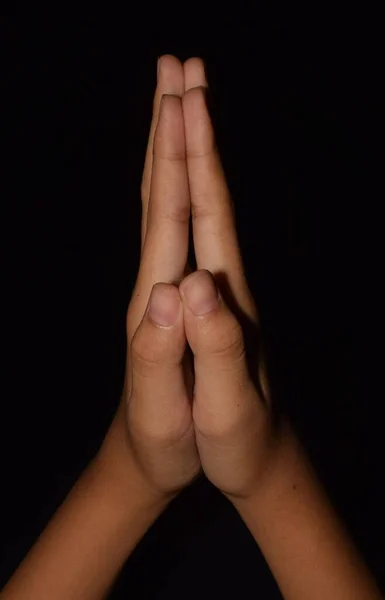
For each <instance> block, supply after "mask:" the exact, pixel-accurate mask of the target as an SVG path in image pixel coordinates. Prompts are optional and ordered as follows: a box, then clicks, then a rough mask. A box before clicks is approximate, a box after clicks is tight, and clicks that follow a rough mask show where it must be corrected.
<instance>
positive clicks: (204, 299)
mask: <svg viewBox="0 0 385 600" xmlns="http://www.w3.org/2000/svg"><path fill="white" fill-rule="evenodd" d="M179 291H180V294H181V297H182V301H183V303H184V304H185V305H186V306H187V307H188V308H189V309H190V310H191V312H192V313H193V314H194V315H195V316H197V317H202V316H204V315H207V314H208V313H210V312H212V311H213V310H215V308H216V307H217V306H218V302H219V290H218V288H217V285H216V283H215V280H214V277H213V276H212V274H211V273H210V271H207V270H205V269H202V270H200V271H196V272H194V273H191V275H188V277H186V278H185V279H184V280H183V281H182V283H181V284H180V286H179Z"/></svg>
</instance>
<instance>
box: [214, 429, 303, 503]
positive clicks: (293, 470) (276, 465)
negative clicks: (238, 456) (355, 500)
mask: <svg viewBox="0 0 385 600" xmlns="http://www.w3.org/2000/svg"><path fill="white" fill-rule="evenodd" d="M261 454H263V465H262V467H261V469H260V470H259V473H258V476H257V477H256V478H255V481H253V483H252V484H251V485H250V487H249V490H248V492H247V493H246V494H244V495H242V496H234V495H233V496H232V495H231V494H226V496H227V498H228V499H229V500H230V502H231V503H232V504H233V505H234V506H235V508H236V509H237V510H238V511H240V510H247V508H248V507H249V506H253V510H255V508H256V507H258V506H261V507H264V506H265V505H266V503H268V504H270V503H271V502H272V501H275V500H278V498H279V499H280V498H281V497H282V494H285V493H286V492H287V491H288V490H289V489H293V486H294V487H295V486H296V483H295V481H296V477H297V473H298V469H299V470H301V471H302V470H303V468H304V467H305V468H306V469H309V468H310V465H309V463H308V461H307V459H306V456H305V454H304V452H303V449H302V447H301V444H300V442H299V440H298V438H297V436H296V434H295V433H294V431H293V429H292V428H291V426H290V424H289V423H288V422H287V421H282V422H281V423H280V425H279V427H278V428H277V429H275V430H274V432H272V433H271V436H270V440H269V443H268V448H267V449H266V450H265V452H263V453H261Z"/></svg>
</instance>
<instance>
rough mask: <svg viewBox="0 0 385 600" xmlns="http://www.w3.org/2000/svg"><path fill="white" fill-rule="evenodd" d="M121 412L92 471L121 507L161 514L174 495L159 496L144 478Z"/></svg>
mask: <svg viewBox="0 0 385 600" xmlns="http://www.w3.org/2000/svg"><path fill="white" fill-rule="evenodd" d="M120 411H121V409H120V408H119V410H118V412H117V414H116V416H115V418H114V420H113V422H112V424H111V426H110V428H109V430H108V432H107V435H106V437H105V439H104V441H103V444H102V446H101V448H100V450H99V452H98V453H97V455H96V456H95V458H94V460H93V469H94V471H95V472H96V473H97V477H98V479H99V480H100V483H101V485H103V486H104V487H105V488H106V489H108V490H109V494H110V495H111V497H112V498H114V502H115V503H116V504H117V505H118V506H122V507H123V509H124V508H127V510H129V511H131V510H132V508H131V507H132V506H135V507H137V508H143V509H145V510H148V511H149V512H151V513H157V514H160V513H161V512H162V511H163V510H164V509H165V508H166V507H167V505H168V504H169V503H170V502H171V500H172V499H173V498H174V495H171V494H169V495H167V494H164V493H161V492H158V491H157V490H155V489H154V488H153V487H152V486H151V485H150V484H149V483H148V482H147V480H146V479H145V477H144V476H143V474H142V472H141V470H140V469H139V467H138V465H137V462H136V460H135V457H134V455H133V452H132V449H131V446H130V444H129V441H128V435H127V430H126V427H125V422H124V420H123V419H122V418H121V415H120V414H119V413H120Z"/></svg>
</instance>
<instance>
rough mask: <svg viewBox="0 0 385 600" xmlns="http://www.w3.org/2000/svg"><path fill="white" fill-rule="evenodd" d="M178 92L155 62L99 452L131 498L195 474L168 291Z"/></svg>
mask: <svg viewBox="0 0 385 600" xmlns="http://www.w3.org/2000/svg"><path fill="white" fill-rule="evenodd" d="M183 93H184V71H183V65H182V64H181V62H180V61H179V60H178V59H177V58H176V57H174V56H169V55H165V56H163V57H162V58H161V65H160V69H159V76H158V85H157V88H156V92H155V98H154V104H153V119H152V124H151V129H150V135H149V141H148V147H147V153H146V159H145V166H144V172H143V178H142V186H141V196H142V228H141V233H142V236H141V237H142V253H141V260H140V267H139V274H138V278H137V281H136V285H135V289H134V292H133V295H132V299H131V302H130V305H129V307H128V311H127V323H126V324H127V363H126V374H125V384H124V390H123V394H122V400H121V403H120V407H119V409H118V412H117V414H116V416H115V419H114V421H113V423H112V426H111V428H110V430H109V432H108V434H107V437H106V440H105V442H104V444H103V448H102V451H101V455H102V456H103V461H104V462H107V465H108V468H107V469H106V470H108V471H111V470H112V469H114V473H115V470H118V475H116V476H115V475H113V477H114V479H115V480H121V479H123V480H125V481H126V482H127V483H128V486H130V487H131V488H132V485H133V481H135V482H138V486H139V489H140V493H141V491H142V490H143V488H144V491H145V492H146V493H147V492H148V491H149V492H150V493H155V496H156V497H159V498H160V499H161V500H162V501H163V499H164V500H166V501H167V500H169V499H171V497H172V496H173V495H175V494H176V493H178V492H179V491H180V490H182V489H183V488H184V487H185V486H187V485H188V484H189V483H190V482H191V481H192V480H193V479H194V478H195V477H196V476H197V475H198V474H199V473H200V471H201V466H200V460H199V455H198V452H197V448H196V444H195V432H194V426H193V420H192V410H191V404H192V398H191V390H192V371H191V362H189V361H188V358H189V355H188V354H187V353H186V349H187V343H186V336H185V331H184V324H183V308H182V302H181V298H180V295H179V292H178V287H177V285H178V284H179V282H180V281H181V280H182V279H183V277H184V276H185V274H186V270H187V269H188V266H187V265H186V261H187V254H188V226H189V217H190V197H189V187H188V174H187V164H186V154H185V136H184V124H183V112H182V101H181V96H182V95H183ZM104 457H107V458H104ZM128 486H127V485H125V486H124V489H127V487H128Z"/></svg>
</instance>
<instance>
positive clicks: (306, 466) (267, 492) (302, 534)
mask: <svg viewBox="0 0 385 600" xmlns="http://www.w3.org/2000/svg"><path fill="white" fill-rule="evenodd" d="M273 464H274V467H273V468H272V470H271V471H270V472H269V473H268V474H267V475H266V478H265V480H264V482H263V484H262V486H261V488H260V489H259V490H258V493H257V494H255V496H254V499H253V500H248V501H239V500H238V501H235V502H234V504H235V506H236V508H237V509H238V510H239V512H240V514H241V516H242V518H243V519H244V521H245V523H246V524H247V526H248V528H249V529H250V531H251V533H252V534H253V536H254V538H255V540H256V541H257V543H258V545H259V547H260V548H261V551H262V552H263V554H264V556H265V558H266V560H267V562H268V564H269V566H270V569H271V571H272V573H273V575H274V577H275V579H276V581H277V583H278V585H279V587H280V590H281V592H282V594H283V596H284V598H285V600H308V599H309V598H312V600H325V598H330V599H333V600H355V599H356V600H380V599H381V598H382V596H381V594H380V592H379V591H378V589H377V587H376V585H375V583H374V581H373V579H372V577H371V575H370V573H369V571H368V569H367V567H366V566H365V564H364V563H363V561H362V559H361V558H360V556H359V554H358V552H357V550H356V549H355V547H354V545H353V544H352V542H351V540H350V539H349V537H348V535H347V534H346V532H345V531H344V529H343V526H342V525H341V523H340V522H339V520H338V517H337V515H336V513H335V512H334V510H333V508H332V506H331V504H330V502H329V500H328V499H327V497H326V495H325V493H324V491H323V489H322V487H321V486H320V484H319V482H318V481H317V478H316V476H315V474H314V472H313V469H312V467H311V465H310V463H309V461H308V460H307V458H306V456H305V454H304V453H303V451H302V449H301V447H300V445H299V444H298V441H297V440H296V438H295V436H294V435H293V434H292V433H291V432H289V434H288V435H287V437H286V436H285V441H284V443H282V444H281V445H280V450H279V452H278V454H277V458H276V459H275V461H274V463H273Z"/></svg>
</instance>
